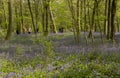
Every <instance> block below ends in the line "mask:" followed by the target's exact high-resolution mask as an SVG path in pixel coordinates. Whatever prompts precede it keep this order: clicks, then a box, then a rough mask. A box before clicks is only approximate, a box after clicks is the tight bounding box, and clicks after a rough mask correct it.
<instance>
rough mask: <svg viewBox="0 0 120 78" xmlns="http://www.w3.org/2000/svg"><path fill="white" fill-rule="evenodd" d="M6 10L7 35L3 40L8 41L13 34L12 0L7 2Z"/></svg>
mask: <svg viewBox="0 0 120 78" xmlns="http://www.w3.org/2000/svg"><path fill="white" fill-rule="evenodd" d="M8 10H9V26H8V30H7V35H6V38H5V40H9V39H10V37H11V36H12V32H13V14H12V0H9V1H8Z"/></svg>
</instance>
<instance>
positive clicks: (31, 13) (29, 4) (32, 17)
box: [28, 0, 37, 34]
mask: <svg viewBox="0 0 120 78" xmlns="http://www.w3.org/2000/svg"><path fill="white" fill-rule="evenodd" d="M28 6H29V10H30V15H31V19H32V24H33V28H34V33H35V34H36V33H37V32H36V26H35V22H34V16H33V12H32V8H31V3H30V0H28Z"/></svg>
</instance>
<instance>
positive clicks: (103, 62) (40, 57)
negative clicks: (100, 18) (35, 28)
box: [0, 33, 120, 78]
mask: <svg viewBox="0 0 120 78" xmlns="http://www.w3.org/2000/svg"><path fill="white" fill-rule="evenodd" d="M98 39H100V37H98V36H96V39H95V44H94V46H92V44H90V43H91V42H90V41H89V45H88V46H86V45H85V39H84V36H81V44H79V45H78V44H75V43H74V37H73V35H71V33H70V34H69V33H64V34H57V35H55V34H50V35H49V36H48V37H44V36H42V35H40V34H38V37H37V38H35V37H34V36H33V35H20V36H16V37H14V38H13V39H12V40H11V41H9V42H7V43H4V42H3V41H1V42H0V43H1V44H2V45H0V78H119V77H120V58H119V57H120V47H119V42H120V40H119V38H118V37H116V39H117V44H114V45H112V44H110V43H108V42H105V43H104V44H103V43H101V41H100V40H98Z"/></svg>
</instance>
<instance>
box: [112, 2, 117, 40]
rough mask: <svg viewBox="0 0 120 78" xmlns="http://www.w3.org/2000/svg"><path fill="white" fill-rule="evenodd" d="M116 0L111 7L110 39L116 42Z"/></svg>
mask: <svg viewBox="0 0 120 78" xmlns="http://www.w3.org/2000/svg"><path fill="white" fill-rule="evenodd" d="M116 2H117V1H116V0H113V1H112V7H111V35H110V38H111V40H112V41H114V38H115V37H114V36H115V24H114V21H115V14H116Z"/></svg>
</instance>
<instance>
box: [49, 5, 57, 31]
mask: <svg viewBox="0 0 120 78" xmlns="http://www.w3.org/2000/svg"><path fill="white" fill-rule="evenodd" d="M49 13H50V20H51V24H52V25H51V26H52V27H51V28H52V32H53V33H57V29H56V25H55V19H54V16H53V13H52V10H51V6H50V5H49Z"/></svg>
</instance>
